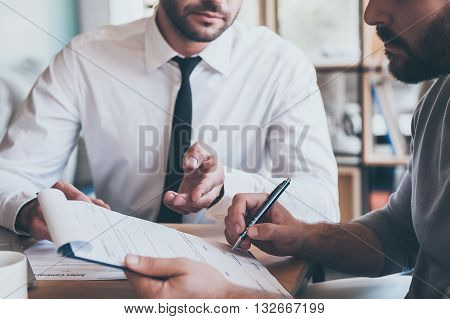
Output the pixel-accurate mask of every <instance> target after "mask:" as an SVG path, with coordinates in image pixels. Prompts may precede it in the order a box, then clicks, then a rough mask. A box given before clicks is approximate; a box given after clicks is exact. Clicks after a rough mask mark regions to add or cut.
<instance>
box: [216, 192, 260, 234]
mask: <svg viewBox="0 0 450 319" xmlns="http://www.w3.org/2000/svg"><path fill="white" fill-rule="evenodd" d="M266 198H267V194H238V195H236V196H234V198H233V203H232V205H231V206H230V208H229V209H228V215H227V218H226V229H225V231H226V232H227V233H228V236H229V237H230V238H231V239H237V238H238V237H239V235H240V234H242V232H243V231H244V230H245V227H246V221H245V217H246V216H247V214H248V213H250V214H252V213H254V212H255V211H256V209H257V208H259V207H260V206H261V205H262V203H263V202H264V201H265V200H266Z"/></svg>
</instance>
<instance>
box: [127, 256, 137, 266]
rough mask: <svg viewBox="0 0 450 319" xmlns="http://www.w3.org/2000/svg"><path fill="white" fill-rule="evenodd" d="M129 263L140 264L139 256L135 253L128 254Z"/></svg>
mask: <svg viewBox="0 0 450 319" xmlns="http://www.w3.org/2000/svg"><path fill="white" fill-rule="evenodd" d="M127 264H129V265H138V264H139V257H138V256H135V255H128V256H127Z"/></svg>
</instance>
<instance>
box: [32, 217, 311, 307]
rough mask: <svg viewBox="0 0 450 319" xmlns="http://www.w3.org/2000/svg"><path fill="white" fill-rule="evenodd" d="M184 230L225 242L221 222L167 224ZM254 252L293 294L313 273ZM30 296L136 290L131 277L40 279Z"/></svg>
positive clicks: (110, 295) (128, 294)
mask: <svg viewBox="0 0 450 319" xmlns="http://www.w3.org/2000/svg"><path fill="white" fill-rule="evenodd" d="M168 226H170V227H173V228H175V229H177V230H180V231H182V232H185V233H188V234H192V235H196V236H200V237H203V238H208V239H211V240H216V241H220V242H225V238H224V235H223V226H222V225H188V224H181V225H175V224H174V225H168ZM251 252H252V253H253V254H254V255H255V257H256V258H257V259H258V260H259V261H260V262H261V263H262V264H264V265H265V266H266V267H267V268H268V269H269V271H270V272H271V273H272V274H273V275H274V276H275V277H276V278H277V279H278V280H279V281H280V283H281V284H282V285H283V286H284V287H285V288H286V289H287V290H288V291H289V292H291V293H292V294H294V295H295V294H298V293H299V292H301V291H302V290H303V288H304V286H305V285H306V283H307V280H308V279H309V277H310V276H311V271H312V267H311V264H310V263H309V262H306V261H303V260H299V259H294V258H282V257H274V256H270V255H268V254H266V253H263V252H262V251H260V250H259V249H257V248H252V250H251ZM29 298H30V299H80V298H81V299H91V298H92V299H103V298H107V299H131V298H136V294H135V292H134V290H133V289H132V287H131V286H130V284H129V283H128V281H126V280H119V281H44V280H41V281H37V285H36V287H35V288H33V289H31V290H30V291H29Z"/></svg>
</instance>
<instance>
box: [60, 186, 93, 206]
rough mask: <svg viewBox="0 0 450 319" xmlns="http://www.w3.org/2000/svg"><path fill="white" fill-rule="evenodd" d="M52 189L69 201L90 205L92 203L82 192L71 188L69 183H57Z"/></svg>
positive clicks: (73, 187)
mask: <svg viewBox="0 0 450 319" xmlns="http://www.w3.org/2000/svg"><path fill="white" fill-rule="evenodd" d="M52 188H56V189H59V190H60V191H62V192H63V193H64V195H66V197H67V199H71V200H79V201H83V202H88V203H92V201H91V200H90V199H89V197H88V196H87V195H86V194H84V193H83V192H82V191H80V190H79V189H78V188H76V187H75V186H73V185H72V184H69V183H64V182H57V183H56V184H55V185H53V187H52Z"/></svg>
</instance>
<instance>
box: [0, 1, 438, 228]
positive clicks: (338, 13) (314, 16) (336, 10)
mask: <svg viewBox="0 0 450 319" xmlns="http://www.w3.org/2000/svg"><path fill="white" fill-rule="evenodd" d="M366 3H367V0H314V1H311V0H244V6H243V8H242V11H241V13H240V16H239V19H240V20H242V21H244V22H245V23H248V24H250V25H265V26H267V27H268V28H271V29H272V30H274V31H275V32H278V33H279V34H280V35H282V36H283V37H285V38H287V39H289V40H291V41H293V42H294V43H295V44H296V45H298V46H299V47H300V48H302V49H303V50H304V51H305V53H306V54H307V56H308V57H309V58H310V59H311V60H312V61H313V63H314V64H315V66H316V68H317V71H318V82H319V85H320V88H321V92H322V95H323V98H324V102H325V107H326V111H327V114H328V122H329V127H330V133H331V138H332V142H333V147H334V151H335V153H336V156H337V159H338V163H339V188H340V205H341V212H342V219H343V220H349V219H351V218H353V217H357V216H359V215H360V214H361V212H363V211H368V210H370V209H375V208H377V207H380V206H383V205H384V204H385V203H386V201H387V198H388V196H389V194H390V193H391V192H392V191H393V190H394V189H395V187H396V185H397V183H398V181H399V178H400V176H401V175H402V173H403V172H404V169H405V165H406V163H407V161H408V158H409V154H408V152H409V151H408V142H409V139H410V135H411V132H410V125H409V124H410V121H411V117H412V112H413V110H414V107H415V106H416V104H417V102H418V100H419V98H420V96H421V95H422V94H423V92H424V90H425V88H426V87H427V86H428V85H429V84H426V85H414V86H407V85H404V84H401V83H398V82H396V81H394V80H393V79H392V78H391V77H390V76H389V74H388V73H387V71H386V61H385V59H384V58H383V50H380V43H379V42H378V41H377V39H376V37H375V35H374V30H373V28H370V27H367V26H365V24H364V23H363V21H362V20H361V16H362V14H361V13H362V10H363V9H364V8H365V5H366ZM156 4H157V0H94V1H92V0H33V1H29V0H1V1H0V26H1V27H0V47H1V50H0V138H2V137H3V135H4V133H5V130H6V128H7V125H8V123H9V121H10V120H11V117H12V116H13V114H14V112H15V111H17V109H18V107H19V106H20V104H21V102H22V101H23V100H24V98H25V97H26V95H27V93H28V92H29V90H30V88H31V87H32V85H33V83H34V81H35V79H36V77H37V76H38V75H39V73H40V72H41V71H42V70H43V69H44V68H45V67H46V65H48V63H49V61H50V60H51V59H52V57H53V56H54V54H55V53H56V52H58V51H59V50H60V49H61V48H62V47H63V46H64V44H65V43H67V42H68V41H69V40H70V39H71V38H72V37H73V36H75V35H76V34H78V33H80V32H85V31H89V30H93V29H95V28H97V27H99V26H102V25H106V24H121V23H126V22H129V21H132V20H135V19H139V18H142V17H146V16H150V15H152V14H154V7H155V5H156ZM89 176H90V175H89V168H88V165H87V161H86V156H85V153H84V148H83V145H82V144H81V145H80V147H79V148H78V149H77V150H76V152H74V154H73V156H72V160H71V161H70V165H69V167H68V169H67V170H66V174H65V176H64V178H65V179H66V180H68V181H71V182H73V183H75V185H76V186H78V187H80V188H82V189H83V190H85V191H86V192H89V191H92V189H91V188H90V177H89Z"/></svg>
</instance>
